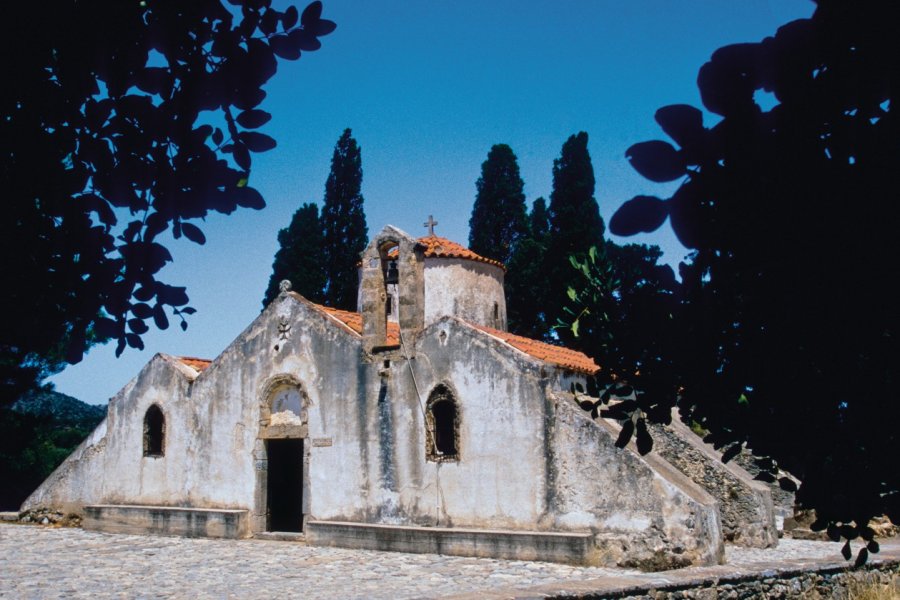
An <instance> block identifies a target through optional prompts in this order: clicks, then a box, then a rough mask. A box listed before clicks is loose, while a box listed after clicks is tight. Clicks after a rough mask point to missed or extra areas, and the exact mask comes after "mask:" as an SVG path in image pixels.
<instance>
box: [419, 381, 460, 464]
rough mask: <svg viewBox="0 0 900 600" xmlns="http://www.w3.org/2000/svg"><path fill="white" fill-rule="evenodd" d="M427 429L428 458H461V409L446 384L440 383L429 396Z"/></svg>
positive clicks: (426, 450) (442, 459)
mask: <svg viewBox="0 0 900 600" xmlns="http://www.w3.org/2000/svg"><path fill="white" fill-rule="evenodd" d="M425 429H426V434H425V439H426V448H425V457H426V459H427V460H430V461H434V462H443V461H457V460H459V409H458V407H457V404H456V400H455V399H454V398H453V393H452V392H451V391H450V390H449V389H447V387H446V386H443V385H439V386H438V387H436V388H435V389H434V391H433V392H431V396H429V397H428V409H427V410H426V412H425Z"/></svg>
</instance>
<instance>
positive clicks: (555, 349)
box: [470, 323, 600, 375]
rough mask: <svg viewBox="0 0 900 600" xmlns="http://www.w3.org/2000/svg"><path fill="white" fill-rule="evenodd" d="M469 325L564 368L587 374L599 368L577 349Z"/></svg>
mask: <svg viewBox="0 0 900 600" xmlns="http://www.w3.org/2000/svg"><path fill="white" fill-rule="evenodd" d="M470 325H472V327H474V328H476V329H480V330H481V331H483V332H485V333H487V334H489V335H492V336H494V337H495V338H499V339H500V340H503V341H504V342H506V343H507V344H509V345H510V346H512V347H513V348H515V349H517V350H521V351H522V352H524V353H525V354H528V355H529V356H533V357H534V358H537V359H539V360H542V361H544V362H548V363H553V364H555V365H559V366H560V367H563V368H564V369H568V370H570V371H577V372H579V373H586V374H588V375H593V374H594V373H596V372H597V371H599V370H600V367H598V366H597V363H595V362H594V361H593V360H592V359H591V358H590V357H588V356H587V355H586V354H583V353H581V352H578V351H577V350H570V349H568V348H563V347H562V346H554V345H553V344H547V343H545V342H539V341H537V340H533V339H531V338H527V337H522V336H521V335H514V334H512V333H509V332H506V331H500V330H498V329H492V328H490V327H484V326H482V325H475V324H472V323H470Z"/></svg>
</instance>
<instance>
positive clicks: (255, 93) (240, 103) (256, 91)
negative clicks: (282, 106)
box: [234, 40, 266, 110]
mask: <svg viewBox="0 0 900 600" xmlns="http://www.w3.org/2000/svg"><path fill="white" fill-rule="evenodd" d="M251 41H252V40H251ZM265 99H266V91H265V90H263V89H261V88H257V87H251V88H246V86H245V88H244V89H242V90H241V91H240V94H239V95H238V97H236V98H235V99H234V106H235V108H238V109H240V110H250V109H251V108H256V107H257V106H259V103H260V102H262V101H263V100H265Z"/></svg>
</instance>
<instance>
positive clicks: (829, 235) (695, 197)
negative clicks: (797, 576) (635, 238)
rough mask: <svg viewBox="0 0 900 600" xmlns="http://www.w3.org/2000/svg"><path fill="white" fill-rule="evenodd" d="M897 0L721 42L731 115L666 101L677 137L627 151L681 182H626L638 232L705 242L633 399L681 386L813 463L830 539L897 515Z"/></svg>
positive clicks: (656, 397) (721, 437)
mask: <svg viewBox="0 0 900 600" xmlns="http://www.w3.org/2000/svg"><path fill="white" fill-rule="evenodd" d="M892 10H893V6H892V5H891V4H890V3H886V2H873V1H862V2H840V1H836V0H829V1H826V0H821V1H819V2H818V6H817V8H816V11H815V13H814V15H813V17H812V18H810V19H801V20H797V21H794V22H792V23H788V24H786V25H784V26H783V27H781V28H779V29H778V31H777V33H776V34H775V35H774V36H772V37H769V38H766V39H765V40H763V41H762V42H759V43H752V44H737V45H732V46H726V47H723V48H721V49H719V50H717V51H716V52H715V53H714V54H713V55H712V58H711V59H710V61H709V62H708V63H706V64H705V65H704V66H703V67H702V68H701V69H700V74H699V77H698V85H699V87H700V92H701V97H702V100H703V104H704V106H705V107H706V108H707V110H709V111H710V112H713V113H716V114H717V115H720V116H721V117H722V120H721V121H720V122H718V123H717V124H716V125H715V126H713V127H711V128H707V127H704V125H703V117H702V113H701V111H700V110H698V109H696V108H693V107H690V106H684V105H676V106H667V107H664V108H661V109H660V110H659V111H657V113H656V120H657V122H658V123H659V124H660V125H661V127H662V129H663V131H665V132H666V134H668V135H669V137H670V138H672V140H674V141H675V143H676V144H677V145H678V146H679V147H678V148H676V147H674V146H672V145H671V144H669V143H668V142H664V141H651V142H644V143H640V144H636V145H634V146H632V147H631V148H629V149H628V152H627V156H628V158H629V160H631V163H632V165H633V166H634V167H635V169H637V171H638V172H639V173H641V174H642V175H644V176H645V177H647V178H648V179H650V180H652V181H660V182H663V181H674V180H680V181H681V185H680V187H679V188H678V190H677V191H676V192H675V194H674V195H673V196H672V197H671V198H668V199H665V200H663V199H660V198H656V197H652V196H638V197H636V198H633V199H631V200H629V201H628V202H626V203H625V204H624V205H623V206H622V207H620V208H619V210H618V211H617V212H616V214H615V215H614V216H613V218H612V220H611V222H610V228H611V230H612V231H613V232H614V233H617V234H620V235H629V234H632V233H636V232H638V231H653V230H655V229H657V228H659V227H660V226H661V225H662V224H663V222H664V221H665V220H666V218H667V217H668V218H669V220H670V223H671V226H672V228H673V230H674V231H675V233H676V234H677V235H678V238H679V239H680V240H681V241H682V243H683V244H685V245H686V246H688V247H689V248H692V249H695V251H696V252H695V254H694V258H693V262H692V264H691V265H690V266H683V268H682V277H683V286H684V290H683V294H684V299H685V305H684V309H685V310H684V313H683V315H684V317H683V318H684V323H685V327H686V332H685V335H684V338H683V343H682V345H681V348H680V350H679V352H680V354H679V361H680V363H681V368H680V371H681V373H682V380H681V382H673V381H671V380H669V381H665V380H664V379H663V380H659V379H657V380H646V381H645V380H644V379H645V378H643V377H642V378H641V380H640V381H639V382H638V383H639V387H645V386H647V387H648V388H649V389H650V390H651V391H650V392H648V393H646V394H642V395H640V396H639V399H638V402H637V405H638V407H639V408H646V407H648V406H653V405H654V404H656V403H659V404H666V405H672V403H673V402H675V400H676V394H675V389H674V386H675V385H680V386H682V389H681V392H680V395H679V399H678V403H679V406H680V407H681V409H682V411H683V412H684V413H685V414H687V415H688V416H690V417H691V418H692V419H694V420H696V421H699V422H700V423H701V424H702V425H703V426H704V427H705V428H707V429H709V430H710V431H712V432H713V433H712V435H711V438H710V439H711V441H714V442H715V443H716V444H717V445H720V446H721V445H726V444H728V445H729V447H728V448H729V449H728V452H726V454H733V453H734V452H736V451H737V450H738V449H739V448H740V446H741V445H746V446H749V447H751V448H752V449H753V450H754V451H755V452H757V453H760V454H762V455H766V456H768V457H771V458H772V459H773V460H771V461H768V462H767V464H768V466H769V467H773V466H774V465H776V464H777V465H780V466H781V467H783V468H785V469H787V470H789V471H791V472H793V473H794V474H796V475H797V476H798V477H799V478H800V479H801V480H802V485H801V487H800V490H799V492H798V496H797V499H798V501H799V502H800V503H801V504H802V505H804V506H806V507H812V508H815V509H816V513H817V516H818V522H817V523H815V524H814V527H815V528H819V527H821V528H825V527H827V529H828V532H829V535H831V536H832V538H833V539H839V538H840V537H842V536H843V537H845V538H848V539H849V538H852V537H855V536H856V535H859V536H861V537H862V538H863V539H864V540H866V541H869V540H871V536H872V530H871V529H869V528H868V527H867V523H868V521H869V519H870V518H871V517H873V516H875V515H880V514H888V515H889V516H890V517H891V518H892V519H893V520H894V521H895V522H900V469H897V466H896V458H895V457H896V456H897V455H898V453H900V447H898V432H900V428H898V423H900V420H898V417H900V397H898V388H897V386H896V382H897V381H898V380H900V361H898V357H900V308H898V304H897V302H896V299H895V294H894V291H893V286H894V280H895V279H897V276H898V268H897V257H898V256H900V236H898V235H897V232H898V226H900V208H898V206H900V203H898V200H900V198H898V188H897V179H896V177H897V173H900V142H898V140H900V128H898V121H897V116H896V111H894V110H892V109H893V100H894V98H895V94H896V90H897V82H898V81H900V78H898V76H900V48H898V44H900V23H898V21H897V20H896V18H895V17H893V16H892ZM764 92H769V93H771V94H772V97H773V99H774V102H775V104H774V106H772V107H771V109H769V110H764V109H763V108H761V107H760V105H759V104H758V103H757V99H758V95H759V94H760V93H764ZM666 388H668V389H666ZM867 547H868V549H869V550H876V549H877V545H876V544H874V542H869V543H868V546H867ZM844 554H845V556H847V557H848V558H849V557H850V547H849V542H848V545H847V546H845V548H844ZM866 555H867V550H866V547H863V548H862V549H861V550H860V554H859V555H858V557H859V558H858V559H859V560H865V557H866Z"/></svg>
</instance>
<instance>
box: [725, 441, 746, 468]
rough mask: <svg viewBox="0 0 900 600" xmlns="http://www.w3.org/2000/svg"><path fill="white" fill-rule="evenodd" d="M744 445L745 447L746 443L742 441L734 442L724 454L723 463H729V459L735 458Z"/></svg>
mask: <svg viewBox="0 0 900 600" xmlns="http://www.w3.org/2000/svg"><path fill="white" fill-rule="evenodd" d="M743 447H744V445H743V444H741V443H740V442H738V443H736V444H732V445H731V447H730V448H728V450H726V451H725V452H724V453H723V454H722V462H723V463H727V462H728V461H730V460H731V459H733V458H734V457H735V456H737V455H738V454H740V453H741V449H742V448H743Z"/></svg>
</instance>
